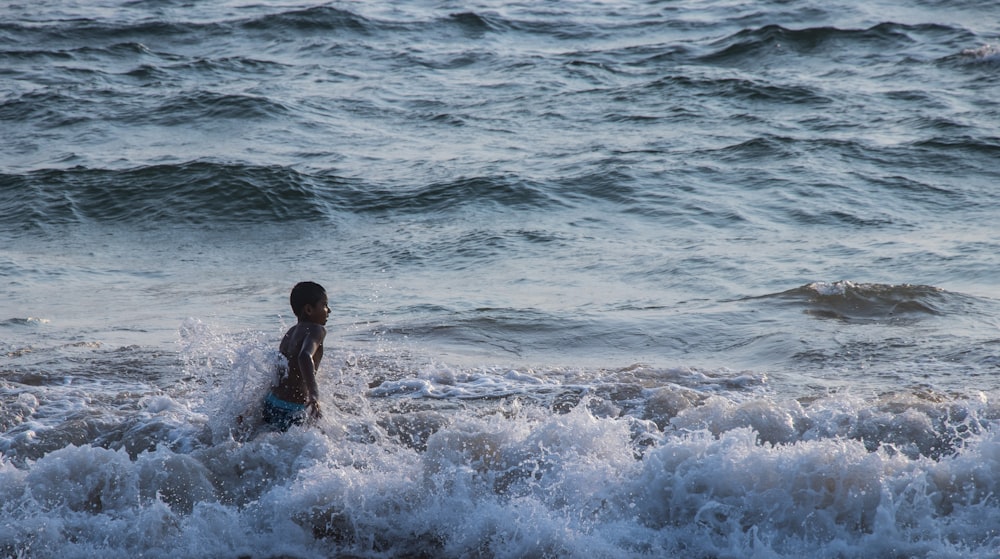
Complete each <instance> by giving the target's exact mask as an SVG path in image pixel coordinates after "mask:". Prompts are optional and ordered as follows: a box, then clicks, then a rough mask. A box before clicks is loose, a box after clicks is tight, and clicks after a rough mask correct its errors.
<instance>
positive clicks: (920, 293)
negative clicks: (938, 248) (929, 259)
mask: <svg viewBox="0 0 1000 559" xmlns="http://www.w3.org/2000/svg"><path fill="white" fill-rule="evenodd" d="M760 298H763V299H777V300H783V301H786V302H789V303H792V304H796V305H801V306H802V311H803V312H804V313H806V314H809V315H812V316H815V317H817V318H829V319H836V320H843V321H848V322H868V321H885V320H901V319H909V320H913V319H918V318H921V317H928V316H936V315H943V314H947V313H949V312H951V311H952V310H954V309H957V308H958V307H959V306H961V304H962V302H963V300H964V296H962V295H960V294H957V293H950V292H948V291H945V290H944V289H941V288H939V287H933V286H929V285H909V284H902V285H890V284H878V283H855V282H851V281H836V282H814V283H810V284H807V285H803V286H801V287H797V288H795V289H790V290H788V291H784V292H781V293H776V294H772V295H766V296H764V297H759V299H760Z"/></svg>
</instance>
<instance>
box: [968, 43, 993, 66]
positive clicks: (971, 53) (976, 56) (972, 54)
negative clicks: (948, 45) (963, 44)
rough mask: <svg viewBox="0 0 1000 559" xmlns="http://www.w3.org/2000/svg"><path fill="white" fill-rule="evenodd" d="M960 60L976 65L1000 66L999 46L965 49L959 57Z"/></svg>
mask: <svg viewBox="0 0 1000 559" xmlns="http://www.w3.org/2000/svg"><path fill="white" fill-rule="evenodd" d="M959 56H960V57H961V60H963V61H966V62H973V63H977V64H1000V45H983V46H981V47H978V48H974V49H965V50H963V51H962V52H961V54H960V55H959Z"/></svg>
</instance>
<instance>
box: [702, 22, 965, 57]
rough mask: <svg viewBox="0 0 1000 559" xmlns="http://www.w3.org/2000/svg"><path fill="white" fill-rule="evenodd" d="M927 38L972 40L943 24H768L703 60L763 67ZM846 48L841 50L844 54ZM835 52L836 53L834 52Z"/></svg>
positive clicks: (731, 39)
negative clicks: (765, 62)
mask: <svg viewBox="0 0 1000 559" xmlns="http://www.w3.org/2000/svg"><path fill="white" fill-rule="evenodd" d="M923 37H929V38H934V39H935V40H938V41H947V40H949V39H951V40H956V41H957V42H959V43H960V42H961V41H963V40H971V38H972V34H971V33H968V32H967V31H965V30H963V29H960V28H954V27H950V26H947V25H940V24H922V25H904V24H899V23H892V22H885V23H880V24H878V25H875V26H872V27H870V28H867V29H839V28H836V27H809V28H805V29H791V28H787V27H783V26H781V25H766V26H763V27H759V28H752V29H744V30H741V31H739V32H737V33H734V34H732V35H730V36H728V37H725V38H723V39H720V40H718V41H716V42H715V43H714V44H713V45H712V50H711V52H709V53H708V54H705V55H702V56H701V57H700V60H701V61H703V62H710V63H742V62H753V63H754V64H759V63H760V61H761V57H762V56H763V57H770V56H778V55H783V54H789V53H815V52H818V51H822V50H829V49H828V47H829V45H831V44H834V43H846V44H850V45H853V46H854V47H855V48H854V49H853V50H855V51H860V52H865V49H857V48H856V47H858V46H861V45H865V46H867V50H868V51H869V52H876V53H878V52H882V51H887V50H893V49H898V48H903V47H906V46H909V45H911V44H913V43H920V42H922V41H923V40H924V39H923ZM844 50H845V49H842V48H841V49H837V51H836V52H843V51H844ZM831 52H834V51H831Z"/></svg>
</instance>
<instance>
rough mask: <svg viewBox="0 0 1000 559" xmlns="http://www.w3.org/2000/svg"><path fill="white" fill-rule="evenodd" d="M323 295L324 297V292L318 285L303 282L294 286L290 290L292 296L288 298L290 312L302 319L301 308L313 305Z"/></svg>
mask: <svg viewBox="0 0 1000 559" xmlns="http://www.w3.org/2000/svg"><path fill="white" fill-rule="evenodd" d="M324 295H326V290H325V289H323V286H322V285H320V284H318V283H315V282H311V281H303V282H299V283H297V284H295V287H293V288H292V295H291V296H290V297H289V298H288V299H289V302H291V304H292V312H294V313H295V316H297V317H299V318H302V308H303V307H305V306H306V305H315V304H316V303H317V302H319V300H320V299H322V298H323V296H324Z"/></svg>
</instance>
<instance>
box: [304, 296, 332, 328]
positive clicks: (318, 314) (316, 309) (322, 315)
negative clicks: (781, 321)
mask: <svg viewBox="0 0 1000 559" xmlns="http://www.w3.org/2000/svg"><path fill="white" fill-rule="evenodd" d="M329 303H330V300H329V299H328V298H327V296H326V294H323V296H322V297H320V298H319V301H316V302H315V303H312V304H307V305H305V306H304V307H302V314H303V317H304V318H305V319H306V320H308V321H309V322H315V323H316V324H323V325H325V324H326V319H327V318H329V317H330V307H329Z"/></svg>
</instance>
